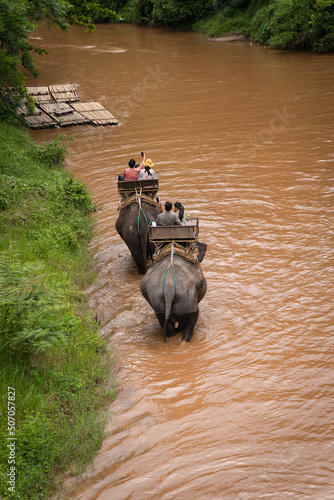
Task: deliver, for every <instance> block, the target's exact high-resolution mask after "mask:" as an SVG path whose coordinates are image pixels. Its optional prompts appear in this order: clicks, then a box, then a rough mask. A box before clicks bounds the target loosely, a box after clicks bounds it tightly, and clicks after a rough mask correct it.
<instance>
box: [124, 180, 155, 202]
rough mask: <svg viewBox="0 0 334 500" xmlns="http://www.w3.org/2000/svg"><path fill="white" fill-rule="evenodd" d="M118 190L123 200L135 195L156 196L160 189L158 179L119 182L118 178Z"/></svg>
mask: <svg viewBox="0 0 334 500" xmlns="http://www.w3.org/2000/svg"><path fill="white" fill-rule="evenodd" d="M117 188H118V192H119V194H120V195H121V196H122V198H128V197H129V196H132V195H133V194H135V193H138V194H140V193H141V194H147V195H150V196H153V195H155V194H156V193H157V192H158V189H159V178H158V179H142V180H135V181H119V180H118V177H117Z"/></svg>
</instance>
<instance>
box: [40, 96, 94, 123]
mask: <svg viewBox="0 0 334 500" xmlns="http://www.w3.org/2000/svg"><path fill="white" fill-rule="evenodd" d="M40 107H41V108H42V109H43V111H45V112H46V113H47V114H48V115H49V116H51V117H52V118H53V119H54V120H55V121H56V122H57V123H58V124H59V125H60V126H61V127H66V126H70V125H81V124H83V123H88V122H89V120H88V119H87V118H86V117H85V116H83V115H82V114H80V113H78V111H76V110H74V109H73V108H72V107H71V106H70V105H69V104H66V103H64V102H62V103H49V104H41V105H40Z"/></svg>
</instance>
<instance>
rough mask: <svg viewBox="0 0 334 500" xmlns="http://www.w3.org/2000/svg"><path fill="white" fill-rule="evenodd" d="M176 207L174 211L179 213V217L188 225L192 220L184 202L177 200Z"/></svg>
mask: <svg viewBox="0 0 334 500" xmlns="http://www.w3.org/2000/svg"><path fill="white" fill-rule="evenodd" d="M174 207H175V209H174V212H175V213H176V214H177V216H178V217H179V219H180V221H181V222H182V224H187V225H188V224H189V220H190V215H189V214H188V212H186V211H185V209H184V206H183V205H182V203H180V202H179V201H176V202H175V203H174Z"/></svg>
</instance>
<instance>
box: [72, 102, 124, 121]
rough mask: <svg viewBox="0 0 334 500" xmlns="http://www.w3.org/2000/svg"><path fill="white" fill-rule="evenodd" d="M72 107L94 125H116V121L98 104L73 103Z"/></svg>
mask: <svg viewBox="0 0 334 500" xmlns="http://www.w3.org/2000/svg"><path fill="white" fill-rule="evenodd" d="M72 107H73V108H74V109H75V110H76V111H79V113H81V114H82V115H83V116H85V117H86V118H87V119H88V120H89V121H91V122H92V123H93V124H94V125H107V124H112V125H117V123H118V120H117V119H116V118H115V117H114V116H113V115H112V114H111V113H109V111H108V110H106V109H105V108H104V107H103V106H101V104H100V103H99V102H75V103H73V104H72Z"/></svg>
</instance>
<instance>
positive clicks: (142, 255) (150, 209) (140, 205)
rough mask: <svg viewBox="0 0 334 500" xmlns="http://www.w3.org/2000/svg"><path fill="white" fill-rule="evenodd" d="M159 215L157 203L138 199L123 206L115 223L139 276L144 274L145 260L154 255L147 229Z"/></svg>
mask: <svg viewBox="0 0 334 500" xmlns="http://www.w3.org/2000/svg"><path fill="white" fill-rule="evenodd" d="M159 214H160V206H159V204H158V203H157V202H154V201H152V202H150V201H149V200H148V201H143V199H141V200H140V199H139V200H137V201H134V202H131V203H129V204H125V205H124V206H123V208H121V210H120V213H119V217H118V219H117V221H116V224H115V227H116V230H117V232H118V234H119V235H120V237H121V238H122V239H123V241H124V242H125V243H126V245H127V246H128V248H129V250H130V252H131V255H132V257H133V259H134V261H135V263H136V264H137V267H138V272H139V274H145V273H146V269H147V267H146V260H147V258H148V257H152V255H153V253H154V250H155V247H154V244H153V243H151V242H150V241H149V238H148V228H149V224H150V223H151V222H152V221H155V220H156V218H157V217H158V215H159Z"/></svg>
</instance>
